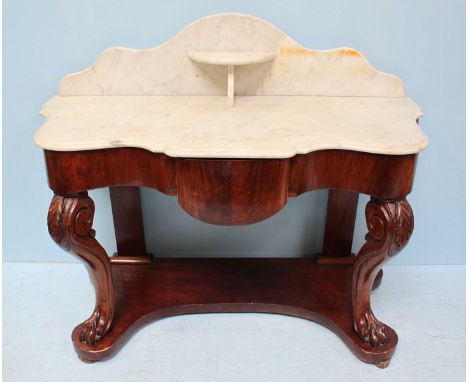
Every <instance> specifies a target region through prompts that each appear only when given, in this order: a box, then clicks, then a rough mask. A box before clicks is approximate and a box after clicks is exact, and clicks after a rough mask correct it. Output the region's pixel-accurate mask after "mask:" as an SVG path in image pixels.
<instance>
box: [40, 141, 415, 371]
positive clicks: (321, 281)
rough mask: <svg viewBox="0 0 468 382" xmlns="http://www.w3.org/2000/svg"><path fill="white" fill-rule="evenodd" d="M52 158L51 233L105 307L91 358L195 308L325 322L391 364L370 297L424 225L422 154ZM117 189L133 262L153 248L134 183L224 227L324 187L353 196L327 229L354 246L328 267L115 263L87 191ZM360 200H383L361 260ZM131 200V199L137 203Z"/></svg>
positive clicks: (334, 200)
mask: <svg viewBox="0 0 468 382" xmlns="http://www.w3.org/2000/svg"><path fill="white" fill-rule="evenodd" d="M45 158H46V165H47V172H48V177H49V185H50V187H51V188H52V190H53V191H54V192H55V193H56V195H55V196H54V198H53V199H52V203H51V206H50V210H49V215H48V225H49V232H50V234H51V236H52V238H53V239H54V240H55V241H56V242H57V243H58V244H59V245H60V246H61V247H62V248H63V249H64V250H66V251H70V252H72V253H73V254H75V255H76V256H78V257H79V258H80V259H82V260H83V261H84V263H85V265H86V266H87V268H88V271H89V273H90V277H91V280H92V282H93V284H94V287H95V290H96V307H95V310H94V312H93V313H92V315H91V317H90V318H89V319H87V320H86V321H85V322H84V323H83V324H80V325H78V327H77V328H75V330H74V331H73V335H72V339H73V343H74V346H75V349H76V351H77V352H78V354H79V356H80V357H81V358H82V359H83V360H87V361H95V360H100V359H104V358H107V357H110V356H112V355H113V354H114V353H115V352H116V351H117V350H118V349H119V347H120V346H122V345H123V343H124V342H125V341H126V340H127V339H128V337H129V336H130V335H131V334H132V333H133V332H134V331H135V330H136V329H138V327H140V326H142V325H144V324H145V323H147V322H150V321H151V320H154V319H158V318H162V317H167V316H171V315H176V314H184V313H203V312H269V313H280V314H288V315H293V316H298V317H303V318H306V319H310V320H313V321H316V322H319V323H321V324H323V325H325V326H327V327H328V328H330V329H331V330H333V331H334V332H335V333H337V334H338V335H339V336H340V337H341V338H342V339H343V340H344V341H345V343H346V344H347V345H348V346H349V347H350V348H351V350H352V351H353V352H354V353H355V354H356V355H357V356H358V357H359V358H360V359H362V360H364V361H366V362H371V363H375V364H377V365H378V366H379V367H386V366H388V362H389V361H390V358H391V356H392V354H393V352H394V350H395V346H396V343H397V335H396V333H395V332H394V331H393V329H391V328H390V327H389V326H387V325H385V324H383V323H382V322H380V321H378V320H377V319H376V318H375V316H374V314H373V312H372V309H371V305H370V293H371V289H372V287H376V286H378V284H379V283H380V278H381V273H380V270H381V267H382V264H383V263H384V262H385V261H386V260H388V258H389V257H391V256H393V255H395V254H396V253H398V252H399V251H400V250H401V249H402V248H403V247H404V245H405V244H406V242H407V241H408V240H409V237H410V235H411V232H412V230H413V214H412V211H411V207H410V206H409V204H408V202H407V201H406V199H405V196H406V195H407V194H408V193H409V192H410V191H411V187H412V182H413V177H414V171H415V165H416V158H417V156H416V155H398V156H388V155H379V154H368V153H360V152H353V151H340V150H324V151H318V152H312V153H310V154H305V155H297V156H295V157H293V158H286V159H251V160H244V159H243V160H236V159H222V160H215V159H188V158H170V157H168V156H166V155H163V154H154V153H151V152H148V151H145V150H142V149H135V148H118V149H106V150H91V151H81V152H53V151H46V152H45ZM108 186H111V187H114V186H117V187H118V188H115V189H113V190H114V191H111V192H112V194H113V199H114V202H113V210H114V212H115V214H114V218H115V219H116V226H117V227H116V232H119V233H118V234H117V239H118V241H120V248H123V252H122V253H125V255H126V256H123V257H122V259H123V260H124V261H123V262H127V260H128V259H136V258H138V256H137V257H132V256H134V255H140V254H141V253H143V252H144V247H143V246H142V243H144V241H142V236H143V228H142V226H141V227H140V228H138V227H131V226H132V225H133V224H136V225H137V226H138V225H139V224H140V223H141V215H140V216H138V212H136V211H137V210H138V208H137V204H139V203H137V202H139V200H137V199H138V198H137V197H136V193H135V191H123V190H132V189H133V190H135V188H128V189H127V188H124V186H131V187H141V186H144V187H151V188H154V189H157V190H159V191H161V192H163V193H165V194H167V195H177V196H178V200H179V204H180V205H181V207H182V208H184V209H185V210H186V211H187V212H189V213H190V214H191V215H192V216H194V217H196V218H197V219H200V220H203V221H206V222H210V223H213V224H223V225H238V224H250V223H254V222H257V221H260V220H262V219H265V218H267V217H269V216H271V215H273V214H274V213H276V212H278V211H279V210H280V209H281V208H282V207H283V206H284V204H285V203H286V200H287V197H288V196H297V195H299V194H301V193H303V192H308V191H312V190H316V189H321V188H330V189H339V190H347V192H346V193H345V192H342V193H340V192H339V193H335V192H332V193H331V195H333V196H332V197H331V200H330V205H329V218H328V222H327V225H328V227H329V228H328V230H327V234H326V236H327V235H328V238H327V240H328V241H329V242H331V241H335V240H336V241H340V240H342V242H341V243H335V244H334V245H333V244H330V243H327V246H326V250H325V252H326V253H327V251H328V254H330V253H332V250H331V249H330V248H340V252H338V251H336V252H335V256H325V257H322V258H321V259H319V260H317V261H312V260H310V259H262V260H258V259H236V260H213V259H211V260H210V259H203V260H201V259H164V260H163V259H158V261H156V262H154V263H152V264H146V265H134V264H122V262H120V263H119V262H114V263H113V262H111V261H110V259H109V257H108V256H107V254H106V252H105V250H104V249H103V248H102V247H101V246H100V245H99V243H98V242H97V241H96V239H95V238H94V230H93V229H92V222H93V214H94V203H93V202H92V200H91V199H90V198H89V197H88V195H87V193H86V190H88V189H93V188H99V187H108ZM356 193H366V194H369V195H372V197H371V200H370V202H369V203H368V204H367V207H366V222H367V226H368V230H369V233H368V234H367V235H366V242H365V244H364V245H363V247H362V248H361V250H360V251H359V253H358V255H357V256H349V252H350V250H349V248H350V245H351V239H350V238H352V229H351V227H350V226H349V225H351V221H352V220H354V216H355V203H356ZM126 194H130V195H131V197H130V198H129V199H126V198H125V197H124V196H123V195H126ZM343 206H344V207H343ZM125 211H133V212H130V219H129V221H128V222H125V221H123V220H124V219H125V216H127V214H126V212H125ZM140 214H141V213H140ZM135 221H136V223H135ZM345 222H346V223H345ZM126 230H129V232H123V231H126ZM342 230H344V232H341V231H342ZM126 235H127V236H126ZM135 238H138V239H137V240H136V242H132V240H133V239H135ZM332 239H333V240H332ZM130 243H132V244H130ZM327 248H328V249H327ZM338 253H339V254H340V255H339V256H336V254H338ZM118 258H119V256H117V258H116V259H118ZM114 312H115V314H114Z"/></svg>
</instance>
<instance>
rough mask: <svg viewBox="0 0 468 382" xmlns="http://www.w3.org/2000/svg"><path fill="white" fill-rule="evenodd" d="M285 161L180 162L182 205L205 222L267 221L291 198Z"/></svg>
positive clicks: (243, 222) (249, 222) (179, 181)
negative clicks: (289, 196)
mask: <svg viewBox="0 0 468 382" xmlns="http://www.w3.org/2000/svg"><path fill="white" fill-rule="evenodd" d="M288 164H289V163H288V161H286V160H273V159H272V160H208V159H200V160H199V159H186V160H178V161H177V196H178V201H179V205H180V206H181V207H182V208H183V209H184V210H185V211H186V212H187V213H188V214H190V215H191V216H193V217H195V218H197V219H198V220H201V221H204V222H206V223H211V224H218V225H242V224H251V223H255V222H257V221H260V220H264V219H266V218H268V217H270V216H272V215H274V214H275V213H276V212H278V211H279V210H280V209H281V208H283V206H284V205H285V204H286V201H287V199H288Z"/></svg>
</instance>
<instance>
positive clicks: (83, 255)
mask: <svg viewBox="0 0 468 382" xmlns="http://www.w3.org/2000/svg"><path fill="white" fill-rule="evenodd" d="M93 216H94V202H93V201H92V200H91V198H90V197H89V196H88V194H87V193H86V192H84V193H79V194H73V195H64V196H61V195H54V197H53V198H52V202H51V204H50V208H49V213H48V216H47V223H48V229H49V233H50V236H51V237H52V239H53V240H54V241H55V242H56V243H57V244H58V245H59V246H60V247H61V248H62V249H64V250H65V251H69V252H71V253H73V254H74V255H75V256H77V257H78V258H79V259H80V260H82V261H83V262H84V264H85V265H86V268H87V270H88V273H89V275H90V278H91V282H92V283H93V285H94V288H95V291H96V307H95V309H94V312H93V313H92V314H91V316H90V318H89V319H87V320H86V321H85V322H83V324H82V328H81V333H80V341H82V342H84V343H86V344H87V345H90V346H92V345H94V344H96V343H98V342H99V341H100V340H101V339H102V338H103V337H104V336H105V334H106V333H107V331H108V330H109V328H110V325H111V323H112V319H113V316H114V300H113V285H112V272H111V265H110V261H109V258H108V256H107V253H106V251H105V250H104V249H103V248H102V246H101V245H100V244H99V243H98V242H97V240H96V239H95V238H94V236H95V231H94V230H93V229H92V225H93Z"/></svg>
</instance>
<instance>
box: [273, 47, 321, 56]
mask: <svg viewBox="0 0 468 382" xmlns="http://www.w3.org/2000/svg"><path fill="white" fill-rule="evenodd" d="M315 54H317V53H316V52H315V51H313V50H311V49H306V48H303V47H292V48H281V49H280V56H296V57H305V56H313V55H315Z"/></svg>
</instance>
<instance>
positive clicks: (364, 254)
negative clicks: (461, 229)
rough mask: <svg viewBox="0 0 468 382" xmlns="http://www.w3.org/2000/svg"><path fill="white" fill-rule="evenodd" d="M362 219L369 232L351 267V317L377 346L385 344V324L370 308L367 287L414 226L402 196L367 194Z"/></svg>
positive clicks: (357, 329)
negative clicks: (370, 195) (374, 196)
mask: <svg viewBox="0 0 468 382" xmlns="http://www.w3.org/2000/svg"><path fill="white" fill-rule="evenodd" d="M366 221H367V227H368V230H369V233H368V234H367V235H366V243H365V244H364V245H363V247H362V248H361V250H360V251H359V253H358V255H357V258H356V262H355V264H354V270H353V289H352V296H353V321H354V330H355V331H356V333H357V334H358V335H359V336H360V337H361V338H362V339H363V340H364V342H366V343H368V344H369V345H371V346H372V347H379V346H384V345H385V344H387V342H388V332H389V330H388V329H389V327H388V326H387V325H385V324H383V323H382V322H380V321H379V320H377V318H375V316H374V313H373V312H372V309H371V305H370V294H371V289H372V286H373V284H374V280H375V278H376V276H377V274H378V272H379V270H380V269H381V267H382V265H383V263H384V262H385V261H387V260H388V259H389V258H390V257H391V256H394V255H396V254H397V253H398V252H399V251H400V250H401V249H402V248H403V247H404V246H405V245H406V243H407V242H408V240H409V238H410V236H411V233H412V232H413V226H414V221H413V211H412V210H411V207H410V205H409V203H408V202H407V200H406V199H400V200H381V199H377V198H371V200H370V201H369V203H367V206H366ZM392 332H393V331H392Z"/></svg>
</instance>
